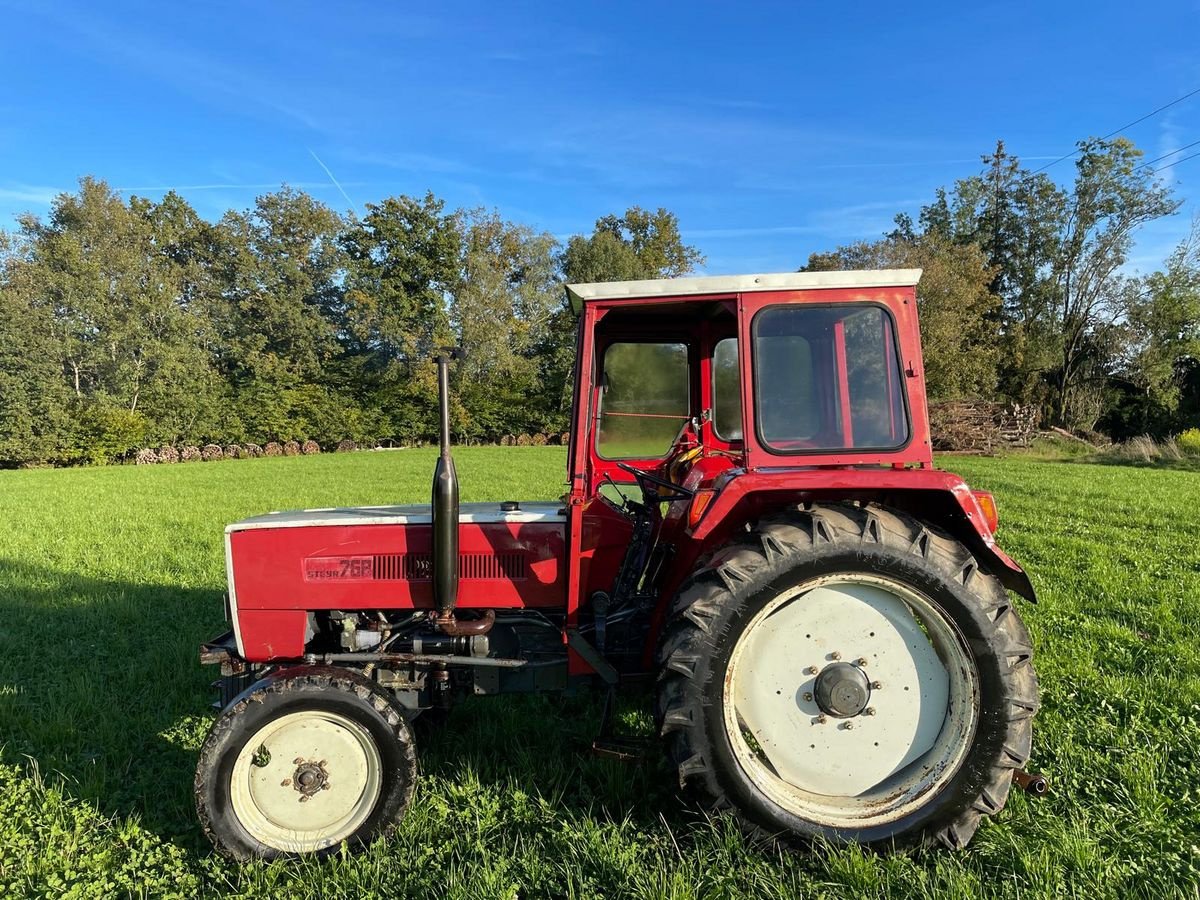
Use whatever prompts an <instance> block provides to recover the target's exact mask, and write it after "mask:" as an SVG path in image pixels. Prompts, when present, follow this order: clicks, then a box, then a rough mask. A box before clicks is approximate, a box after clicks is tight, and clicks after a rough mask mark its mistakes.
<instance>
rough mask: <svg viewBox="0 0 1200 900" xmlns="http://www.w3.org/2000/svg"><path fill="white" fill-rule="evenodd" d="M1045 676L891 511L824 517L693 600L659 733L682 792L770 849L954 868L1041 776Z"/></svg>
mask: <svg viewBox="0 0 1200 900" xmlns="http://www.w3.org/2000/svg"><path fill="white" fill-rule="evenodd" d="M1031 660H1032V650H1031V648H1030V642H1029V636H1028V633H1027V632H1026V630H1025V627H1024V625H1023V624H1022V623H1021V621H1020V619H1019V617H1018V616H1017V614H1016V612H1015V610H1013V608H1012V605H1011V603H1010V602H1009V599H1008V596H1007V594H1006V592H1005V591H1004V588H1003V587H1002V586H1001V585H1000V584H999V583H998V582H997V581H996V579H995V578H993V577H992V576H990V575H988V574H986V573H984V572H982V571H981V570H980V568H979V566H978V564H977V563H976V561H975V559H974V558H973V557H972V555H971V554H970V552H969V551H967V550H966V548H964V547H963V546H962V545H961V544H959V543H957V542H955V541H954V540H953V539H951V538H950V537H948V536H946V535H944V534H941V533H939V532H936V531H934V530H932V529H930V528H928V527H926V526H924V525H922V524H921V523H919V522H917V521H916V520H914V519H912V518H910V517H908V516H905V515H903V514H900V513H898V512H895V511H892V510H887V509H884V508H882V507H879V506H874V505H871V506H854V505H849V504H845V505H843V504H838V505H829V506H815V507H811V508H806V509H801V510H797V511H795V512H794V513H792V514H789V515H786V516H782V517H779V518H775V519H771V520H767V521H764V522H762V523H760V524H759V526H758V527H757V528H756V529H755V530H754V531H753V532H752V533H751V534H749V535H748V536H747V538H746V539H745V540H743V541H739V542H738V543H736V544H733V545H730V546H728V547H726V548H724V549H722V550H721V551H718V553H717V554H716V555H715V556H714V558H713V559H712V560H710V562H709V564H708V565H707V566H706V567H705V568H704V569H702V570H701V571H699V572H698V573H696V575H695V576H694V577H693V578H692V579H691V580H690V582H689V583H688V584H687V585H685V587H684V589H683V590H682V591H681V593H680V595H679V597H678V598H677V600H676V602H675V604H674V606H673V609H672V616H671V619H670V621H669V622H668V626H667V629H666V632H665V634H664V638H663V643H662V646H661V649H660V677H659V682H658V696H657V715H658V721H659V726H660V729H661V731H662V733H663V735H664V737H665V739H666V742H667V750H668V754H669V756H670V758H671V760H672V762H673V763H674V765H675V766H676V769H677V773H678V776H679V781H680V784H681V786H683V787H687V788H692V789H694V790H696V791H698V793H699V794H700V795H701V797H702V798H704V799H705V800H706V801H707V803H708V805H710V806H711V807H713V808H716V809H731V810H733V811H735V812H736V813H737V814H738V815H739V817H740V818H741V819H742V820H743V821H744V822H745V823H746V824H747V825H748V826H750V827H751V828H752V829H754V830H756V831H759V832H765V833H768V834H784V835H795V836H800V837H807V838H820V839H825V840H832V841H835V842H847V841H858V842H862V843H866V844H872V845H876V846H880V847H885V846H893V845H904V844H919V843H926V842H931V841H934V840H936V841H940V842H941V843H943V844H945V845H947V846H950V847H954V848H958V847H962V846H965V845H966V843H967V842H968V841H969V840H970V838H971V836H972V835H973V834H974V833H975V830H976V829H977V828H978V826H979V822H980V819H981V817H982V816H984V815H991V814H994V813H996V812H998V811H999V810H1000V809H1001V808H1002V807H1003V806H1004V803H1005V800H1006V798H1007V796H1008V791H1009V786H1010V783H1011V780H1012V771H1013V769H1014V768H1018V767H1020V766H1022V765H1024V763H1025V762H1026V760H1027V759H1028V756H1029V752H1030V742H1031V737H1032V718H1033V715H1034V712H1035V711H1036V708H1037V680H1036V677H1035V676H1034V673H1033V667H1032V662H1031Z"/></svg>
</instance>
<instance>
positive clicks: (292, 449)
mask: <svg viewBox="0 0 1200 900" xmlns="http://www.w3.org/2000/svg"><path fill="white" fill-rule="evenodd" d="M283 455H284V456H299V455H300V442H299V441H288V442H287V443H286V444H284V445H283Z"/></svg>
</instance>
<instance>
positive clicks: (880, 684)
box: [871, 681, 883, 691]
mask: <svg viewBox="0 0 1200 900" xmlns="http://www.w3.org/2000/svg"><path fill="white" fill-rule="evenodd" d="M881 687H883V682H882V681H872V682H871V690H873V691H877V690H879V689H880V688H881Z"/></svg>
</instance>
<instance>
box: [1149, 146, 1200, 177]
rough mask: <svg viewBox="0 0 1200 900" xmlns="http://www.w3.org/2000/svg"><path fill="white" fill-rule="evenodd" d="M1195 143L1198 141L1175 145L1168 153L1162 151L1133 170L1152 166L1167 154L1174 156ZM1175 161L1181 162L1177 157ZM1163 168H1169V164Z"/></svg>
mask: <svg viewBox="0 0 1200 900" xmlns="http://www.w3.org/2000/svg"><path fill="white" fill-rule="evenodd" d="M1197 144H1200V141H1192V142H1191V143H1190V144H1184V145H1183V146H1182V147H1177V148H1176V149H1174V150H1172V151H1171V152H1170V153H1164V154H1163V155H1162V156H1160V157H1158V158H1157V159H1152V160H1150V161H1149V162H1144V163H1142V164H1141V165H1140V166H1135V167H1134V171H1135V172H1136V171H1137V170H1138V169H1144V168H1146V166H1152V165H1154V164H1155V163H1156V162H1161V161H1162V160H1164V159H1166V158H1167V157H1168V156H1174V155H1175V154H1176V153H1182V152H1183V151H1184V150H1190V149H1191V148H1192V147H1195V146H1196V145H1197ZM1188 159H1191V157H1188ZM1175 162H1182V160H1178V159H1177V160H1175ZM1171 165H1172V166H1173V165H1175V163H1171ZM1163 168H1164V169H1167V168H1170V166H1163Z"/></svg>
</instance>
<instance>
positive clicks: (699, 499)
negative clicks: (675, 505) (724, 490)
mask: <svg viewBox="0 0 1200 900" xmlns="http://www.w3.org/2000/svg"><path fill="white" fill-rule="evenodd" d="M715 496H717V492H716V491H713V490H709V489H707V488H706V489H705V490H701V491H696V495H695V496H694V497H692V505H691V506H689V507H688V528H695V527H696V526H697V525H698V524H699V523H700V520H701V519H703V518H704V513H705V511H707V510H708V506H709V504H710V503H712V500H713V497H715Z"/></svg>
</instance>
